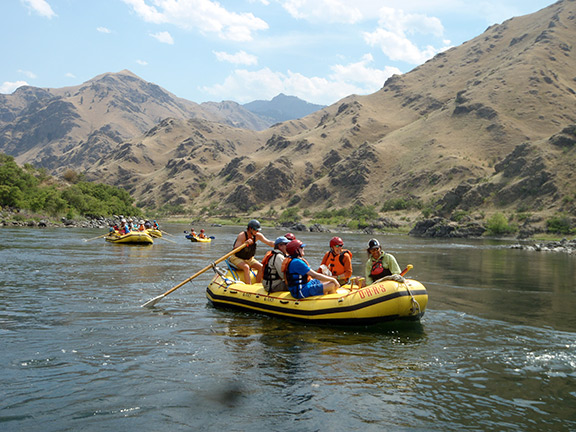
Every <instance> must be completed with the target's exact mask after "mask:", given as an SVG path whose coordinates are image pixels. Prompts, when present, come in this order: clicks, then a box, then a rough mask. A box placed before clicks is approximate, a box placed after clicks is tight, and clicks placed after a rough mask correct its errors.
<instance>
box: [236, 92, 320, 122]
mask: <svg viewBox="0 0 576 432" xmlns="http://www.w3.org/2000/svg"><path fill="white" fill-rule="evenodd" d="M243 107H244V108H246V109H247V110H248V111H250V112H253V113H254V114H257V115H258V116H259V117H262V118H265V119H269V120H270V121H271V122H272V123H280V122H283V121H287V120H293V119H299V118H302V117H306V116H307V115H309V114H312V113H313V112H316V111H319V110H321V109H322V108H325V105H316V104H312V103H309V102H306V101H303V100H302V99H299V98H297V97H295V96H286V95H285V94H283V93H280V94H279V95H278V96H276V97H274V98H272V100H271V101H265V100H256V101H253V102H249V103H246V104H244V105H243Z"/></svg>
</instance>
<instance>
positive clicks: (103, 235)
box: [84, 233, 109, 242]
mask: <svg viewBox="0 0 576 432" xmlns="http://www.w3.org/2000/svg"><path fill="white" fill-rule="evenodd" d="M108 234H109V233H106V234H102V235H99V236H98V237H92V238H90V239H84V241H85V242H89V241H90V240H96V239H99V238H102V237H106V236H107V235H108Z"/></svg>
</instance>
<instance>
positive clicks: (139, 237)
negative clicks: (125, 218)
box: [105, 231, 154, 244]
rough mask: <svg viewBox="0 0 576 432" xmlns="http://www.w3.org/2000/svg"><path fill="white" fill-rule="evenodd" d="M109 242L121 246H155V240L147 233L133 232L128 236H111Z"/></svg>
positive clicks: (107, 238)
mask: <svg viewBox="0 0 576 432" xmlns="http://www.w3.org/2000/svg"><path fill="white" fill-rule="evenodd" d="M105 239H106V241H107V242H110V243H119V244H153V243H154V239H153V238H152V236H150V234H148V233H146V232H145V231H131V232H129V233H128V234H109V235H107V236H106V237H105Z"/></svg>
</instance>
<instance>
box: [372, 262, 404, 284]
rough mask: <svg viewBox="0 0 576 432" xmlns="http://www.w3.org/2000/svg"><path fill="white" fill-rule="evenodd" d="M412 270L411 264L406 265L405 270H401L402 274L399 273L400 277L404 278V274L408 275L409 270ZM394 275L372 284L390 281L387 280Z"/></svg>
mask: <svg viewBox="0 0 576 432" xmlns="http://www.w3.org/2000/svg"><path fill="white" fill-rule="evenodd" d="M413 268H414V266H413V265H412V264H408V265H407V266H406V268H405V269H404V270H402V273H400V276H404V275H405V274H406V273H408V272H409V271H410V270H412V269H413ZM392 276H394V275H390V276H384V277H383V278H380V279H378V280H377V281H375V282H374V283H375V284H377V283H379V282H382V281H385V280H391V279H389V278H390V277H392Z"/></svg>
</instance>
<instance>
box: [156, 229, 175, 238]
mask: <svg viewBox="0 0 576 432" xmlns="http://www.w3.org/2000/svg"><path fill="white" fill-rule="evenodd" d="M158 231H160V232H161V233H164V234H168V235H169V236H170V237H174V236H173V235H172V234H170V233H169V232H166V231H164V230H158Z"/></svg>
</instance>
